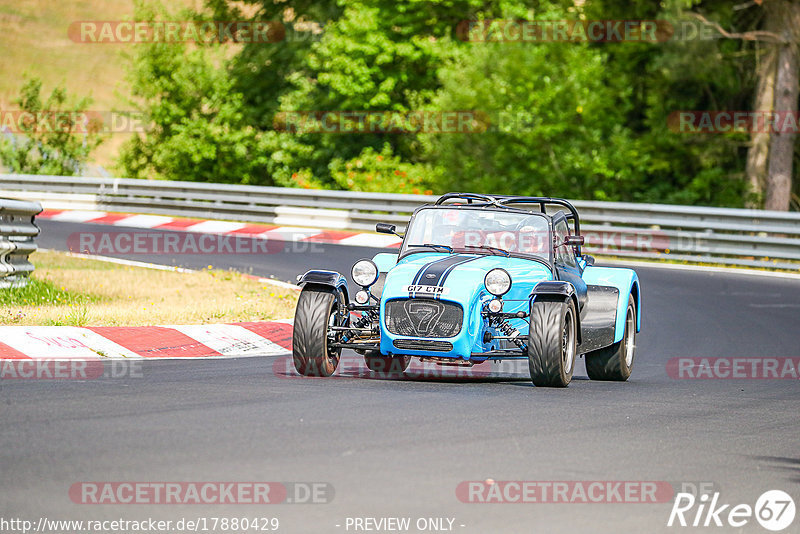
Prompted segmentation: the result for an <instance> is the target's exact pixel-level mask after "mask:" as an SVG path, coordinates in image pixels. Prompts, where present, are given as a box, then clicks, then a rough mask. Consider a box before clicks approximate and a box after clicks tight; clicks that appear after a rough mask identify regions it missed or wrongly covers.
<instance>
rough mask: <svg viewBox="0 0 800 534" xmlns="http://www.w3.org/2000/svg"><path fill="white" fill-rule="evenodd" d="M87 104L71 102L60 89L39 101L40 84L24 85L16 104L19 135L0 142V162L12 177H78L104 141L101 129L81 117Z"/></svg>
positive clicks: (88, 101) (33, 81)
mask: <svg viewBox="0 0 800 534" xmlns="http://www.w3.org/2000/svg"><path fill="white" fill-rule="evenodd" d="M91 102H92V100H91V99H90V98H88V97H86V98H82V99H80V100H78V101H75V99H74V98H70V97H69V96H68V95H67V92H66V89H64V88H63V87H56V88H55V89H54V90H53V92H52V93H51V94H50V96H49V97H48V98H47V99H46V100H44V101H43V100H42V82H41V80H39V79H38V78H32V79H30V80H28V81H26V82H25V83H24V84H23V86H22V89H21V91H20V97H19V99H18V100H17V101H16V104H17V105H19V107H20V110H19V111H20V114H19V118H20V120H19V121H18V124H19V130H20V131H19V132H15V133H16V135H13V136H11V138H0V162H2V164H3V165H4V166H5V167H6V168H7V169H9V170H10V171H11V172H14V173H23V174H48V175H56V176H74V175H77V174H80V173H81V171H82V169H83V167H84V166H85V165H86V163H87V162H88V161H89V156H90V154H91V152H92V151H93V150H94V149H95V148H96V147H97V146H98V145H100V143H102V142H103V140H104V138H103V136H102V135H101V134H100V129H101V126H102V125H101V124H100V123H99V122H98V121H97V120H92V119H90V118H89V115H88V114H86V113H84V112H85V111H86V109H87V108H88V107H89V106H90V105H91Z"/></svg>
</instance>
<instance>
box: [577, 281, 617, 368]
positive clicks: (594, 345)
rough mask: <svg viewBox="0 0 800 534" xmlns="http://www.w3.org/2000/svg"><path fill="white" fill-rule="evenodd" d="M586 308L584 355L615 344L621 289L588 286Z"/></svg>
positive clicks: (584, 309)
mask: <svg viewBox="0 0 800 534" xmlns="http://www.w3.org/2000/svg"><path fill="white" fill-rule="evenodd" d="M587 290H588V291H587V293H588V295H587V299H586V306H584V307H583V311H582V313H581V330H582V331H583V340H582V343H581V345H580V347H579V350H580V352H581V353H582V354H585V353H587V352H589V351H593V350H597V349H601V348H603V347H607V346H609V345H611V344H612V343H613V342H614V328H615V325H616V322H617V302H619V289H617V288H615V287H609V286H591V285H590V286H587Z"/></svg>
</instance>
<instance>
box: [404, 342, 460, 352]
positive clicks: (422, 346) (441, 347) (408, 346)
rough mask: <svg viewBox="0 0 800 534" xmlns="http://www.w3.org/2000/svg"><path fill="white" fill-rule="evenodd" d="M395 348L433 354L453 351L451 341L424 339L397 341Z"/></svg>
mask: <svg viewBox="0 0 800 534" xmlns="http://www.w3.org/2000/svg"><path fill="white" fill-rule="evenodd" d="M394 346H395V348H398V349H405V350H427V351H432V352H450V351H451V350H453V344H452V343H450V342H449V341H426V340H424V339H395V340H394Z"/></svg>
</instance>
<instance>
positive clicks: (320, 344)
mask: <svg viewBox="0 0 800 534" xmlns="http://www.w3.org/2000/svg"><path fill="white" fill-rule="evenodd" d="M376 230H377V231H378V232H381V233H390V234H395V235H397V236H399V237H401V238H402V239H403V242H402V245H401V246H400V249H399V251H398V253H386V252H384V253H380V254H377V255H375V257H374V258H372V259H371V260H370V259H362V260H359V261H357V262H356V263H355V264H354V265H353V268H352V271H351V278H352V280H353V282H355V284H357V286H358V288H355V287H354V288H352V289H353V291H352V293H353V296H352V298H351V296H350V295H351V291H349V290H348V285H347V279H346V278H345V277H344V276H343V275H342V274H340V273H338V272H335V271H324V270H312V271H308V272H307V273H305V274H304V275H303V276H301V277H300V279H299V284H300V285H301V287H302V288H303V289H302V291H301V293H300V297H299V300H298V302H297V311H296V314H295V321H294V337H293V350H292V352H293V359H294V364H295V367H296V369H297V371H298V372H299V373H300V374H302V375H306V376H330V375H331V374H333V373H334V371H335V370H336V367H337V365H338V362H339V357H340V354H341V351H342V349H346V348H347V349H354V350H356V351H357V352H359V353H361V354H363V355H364V358H365V362H366V365H367V367H369V369H370V370H372V371H375V372H381V373H387V374H397V373H403V372H404V371H405V370H406V368H407V367H408V365H409V362H410V360H411V358H412V357H416V358H420V359H422V360H424V361H430V362H436V363H439V364H442V365H467V366H471V365H474V364H476V363H481V362H484V361H486V360H505V359H524V360H527V361H528V367H529V369H530V375H531V380H532V381H533V383H534V384H535V385H537V386H551V387H565V386H567V385H568V384H569V383H570V381H571V379H572V374H573V370H574V367H575V358H576V356H577V355H579V354H582V355H584V357H585V358H586V370H587V372H588V374H589V377H590V378H592V379H595V380H619V381H622V380H627V379H628V377H630V375H631V369H632V368H633V360H634V355H635V349H636V343H635V341H636V332H638V331H639V329H640V324H641V291H640V288H639V279H638V276H637V275H636V272H635V271H633V270H631V269H624V268H616V267H598V266H595V265H594V258H592V257H591V256H588V255H585V254H582V253H581V246H582V245H583V243H584V238H583V236H581V232H580V218H579V216H578V212H577V210H576V209H575V207H574V206H573V205H572V204H570V203H569V202H567V201H566V200H563V199H558V198H544V197H519V196H487V195H478V194H472V193H448V194H446V195H443V196H442V197H440V198H439V199H438V200H437V201H436V202H435V203H434V204H429V205H424V206H421V207H419V208H417V209H416V210H415V211H414V214H413V215H412V216H411V220H410V221H409V223H408V227H407V229H406V232H405V234H404V235H401V234H398V233H397V231H396V227H395V226H394V225H391V224H385V223H380V224H378V225H377V228H376Z"/></svg>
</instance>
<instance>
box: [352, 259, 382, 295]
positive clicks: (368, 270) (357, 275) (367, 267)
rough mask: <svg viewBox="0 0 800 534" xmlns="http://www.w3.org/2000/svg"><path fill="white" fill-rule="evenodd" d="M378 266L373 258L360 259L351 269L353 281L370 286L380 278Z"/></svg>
mask: <svg viewBox="0 0 800 534" xmlns="http://www.w3.org/2000/svg"><path fill="white" fill-rule="evenodd" d="M378 274H379V272H378V266H377V265H375V262H374V261H372V260H366V259H365V260H358V261H357V262H355V263H354V264H353V268H352V269H351V270H350V276H351V277H352V278H353V281H354V282H355V283H356V284H358V285H360V286H361V287H363V288H365V289H366V288H368V287H369V286H371V285H372V284H374V283H375V282H376V281H377V280H378Z"/></svg>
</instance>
